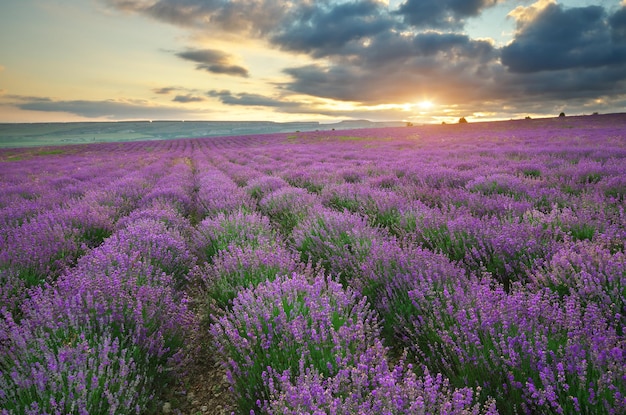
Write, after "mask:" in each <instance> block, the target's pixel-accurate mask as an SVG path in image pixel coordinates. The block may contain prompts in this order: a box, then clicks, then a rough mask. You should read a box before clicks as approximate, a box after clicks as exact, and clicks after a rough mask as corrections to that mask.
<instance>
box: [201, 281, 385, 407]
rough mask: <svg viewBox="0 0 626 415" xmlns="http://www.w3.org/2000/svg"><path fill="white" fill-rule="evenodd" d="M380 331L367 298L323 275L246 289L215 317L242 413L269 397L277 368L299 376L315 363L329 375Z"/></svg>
mask: <svg viewBox="0 0 626 415" xmlns="http://www.w3.org/2000/svg"><path fill="white" fill-rule="evenodd" d="M378 333H379V326H378V322H377V319H376V317H375V314H374V312H373V311H371V310H370V309H369V307H368V305H367V302H366V300H365V299H364V298H359V296H358V295H357V294H356V293H355V292H353V291H351V290H344V289H343V288H342V287H341V285H340V284H339V283H337V282H334V281H332V280H329V279H327V278H326V277H324V276H318V277H315V278H314V279H313V280H311V279H310V277H307V276H304V275H299V274H293V275H292V276H291V277H290V278H278V279H276V280H275V281H271V282H270V281H268V282H264V283H261V284H259V285H258V286H256V287H255V288H249V289H245V290H242V291H241V292H240V293H239V295H238V296H237V297H236V298H235V299H234V301H233V307H232V310H231V311H230V312H228V313H227V314H226V315H224V316H222V317H219V318H217V319H216V321H215V323H213V324H212V325H211V334H212V335H213V338H214V339H215V346H216V348H217V350H218V352H219V353H220V355H221V356H223V358H224V359H225V360H224V361H225V364H226V370H227V375H228V377H229V379H231V382H232V385H233V391H234V392H235V395H236V397H237V400H238V404H239V409H240V410H241V411H242V412H243V413H248V412H249V411H250V410H252V409H259V408H258V404H257V401H260V402H264V401H267V400H268V399H269V398H270V395H269V392H270V390H271V382H272V380H270V378H272V377H273V374H276V373H277V374H282V373H284V372H285V371H289V373H291V376H293V377H294V378H295V377H297V376H299V374H304V372H305V370H306V369H307V368H309V367H311V368H314V369H315V370H316V371H318V372H319V373H321V374H323V375H324V376H332V375H334V374H336V373H337V371H338V370H340V369H341V367H343V366H344V365H351V363H350V362H353V364H355V365H356V364H357V361H356V360H355V359H358V357H359V356H360V355H361V354H363V353H365V352H366V351H367V350H368V349H369V348H370V347H373V346H374V345H375V344H376V342H377V336H378ZM268 376H269V377H268Z"/></svg>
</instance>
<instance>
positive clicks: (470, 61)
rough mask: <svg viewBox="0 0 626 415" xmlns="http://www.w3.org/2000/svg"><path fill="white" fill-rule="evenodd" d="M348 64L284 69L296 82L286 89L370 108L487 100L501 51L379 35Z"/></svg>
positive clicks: (444, 37) (445, 37) (452, 40)
mask: <svg viewBox="0 0 626 415" xmlns="http://www.w3.org/2000/svg"><path fill="white" fill-rule="evenodd" d="M351 56H352V57H351V58H350V59H336V60H334V61H333V62H332V63H331V64H330V65H320V64H312V65H306V66H300V67H292V68H287V69H285V73H286V74H288V75H290V76H291V77H292V81H291V82H288V83H286V84H285V85H283V86H284V88H285V89H287V90H290V91H294V92H297V93H303V94H309V95H314V96H320V97H324V98H331V99H335V100H342V101H355V102H361V103H364V104H368V105H375V104H383V103H388V102H411V101H414V100H415V99H417V98H418V96H419V95H420V94H424V93H430V94H434V93H435V91H436V93H437V94H438V99H440V100H441V101H449V102H458V100H460V99H461V98H462V97H465V98H467V97H471V96H475V97H477V98H478V97H484V96H485V94H486V93H488V88H486V86H487V85H488V83H489V82H490V81H491V80H492V79H493V73H492V72H493V71H494V70H495V67H497V58H498V56H497V51H496V50H495V49H494V46H493V45H492V44H491V43H490V42H487V41H477V40H472V39H471V38H469V37H468V36H467V35H461V34H453V33H436V32H427V33H421V34H416V35H414V36H412V37H408V36H403V35H401V34H389V35H387V36H379V37H376V38H374V39H373V40H372V42H371V43H370V44H368V45H367V46H361V47H360V48H359V49H354V50H353V54H352V55H351Z"/></svg>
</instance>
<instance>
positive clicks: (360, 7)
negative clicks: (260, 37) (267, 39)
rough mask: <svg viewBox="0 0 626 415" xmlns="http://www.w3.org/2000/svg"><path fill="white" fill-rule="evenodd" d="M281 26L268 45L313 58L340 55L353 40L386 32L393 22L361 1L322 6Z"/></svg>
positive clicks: (369, 0) (371, 0)
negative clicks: (271, 43)
mask: <svg viewBox="0 0 626 415" xmlns="http://www.w3.org/2000/svg"><path fill="white" fill-rule="evenodd" d="M293 17H294V18H292V19H291V20H290V21H289V22H284V23H285V26H284V28H279V30H278V31H277V33H276V34H274V35H273V36H272V37H271V41H272V42H273V43H274V44H276V45H278V46H279V47H281V48H283V49H285V50H291V51H297V52H304V53H310V54H312V55H313V56H315V57H322V56H327V55H330V54H333V53H337V52H340V51H342V48H343V47H344V46H345V45H346V44H348V43H350V42H352V41H355V40H360V39H367V38H369V37H371V36H377V35H378V34H380V33H382V32H385V31H388V30H390V29H391V28H392V27H394V25H395V21H394V20H393V19H392V17H391V16H390V15H389V14H388V13H387V12H386V9H385V8H384V7H383V5H382V3H381V2H379V1H375V0H364V1H357V2H351V3H345V4H338V5H333V6H332V7H331V6H330V5H327V4H324V2H321V4H320V3H316V5H315V6H311V7H309V8H306V9H303V10H302V11H300V13H297V14H296V15H295V16H293Z"/></svg>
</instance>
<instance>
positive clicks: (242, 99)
mask: <svg viewBox="0 0 626 415" xmlns="http://www.w3.org/2000/svg"><path fill="white" fill-rule="evenodd" d="M207 96H209V97H213V98H217V99H218V100H219V101H220V102H221V103H222V104H226V105H241V106H249V107H270V108H282V109H287V108H297V107H300V104H299V103H297V102H290V101H284V100H281V99H276V98H271V97H266V96H264V95H259V94H250V93H240V94H233V93H232V92H231V91H228V90H223V91H216V90H213V91H209V92H208V93H207Z"/></svg>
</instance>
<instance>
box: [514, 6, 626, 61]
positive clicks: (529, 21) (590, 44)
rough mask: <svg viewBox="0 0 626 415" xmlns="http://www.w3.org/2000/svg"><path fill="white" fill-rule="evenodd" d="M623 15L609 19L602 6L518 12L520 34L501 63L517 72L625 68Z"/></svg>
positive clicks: (616, 15) (615, 15)
mask: <svg viewBox="0 0 626 415" xmlns="http://www.w3.org/2000/svg"><path fill="white" fill-rule="evenodd" d="M621 13H623V12H622V11H620V12H618V13H616V14H614V15H613V16H612V17H611V19H608V16H607V13H606V10H605V9H604V8H603V7H601V6H587V7H576V8H569V9H567V8H565V7H564V6H562V5H560V4H555V3H549V4H547V5H545V7H543V8H542V9H541V10H540V11H537V10H536V8H534V9H533V11H532V13H525V12H524V11H519V13H516V14H515V16H517V18H518V20H517V23H518V32H517V34H516V36H515V39H514V40H513V42H512V43H510V44H509V45H507V46H505V47H504V48H503V49H502V63H503V64H504V65H505V66H506V67H507V68H508V69H509V70H510V71H511V72H517V73H532V72H538V71H546V70H547V71H554V70H561V69H572V68H594V67H602V66H611V65H623V64H625V63H626V45H625V44H624V42H623V41H619V38H620V36H621V31H622V30H623V28H624V18H623V17H622V15H621ZM609 20H610V22H611V24H609ZM611 26H613V28H614V30H613V32H612V31H611ZM616 39H617V40H618V41H616Z"/></svg>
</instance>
